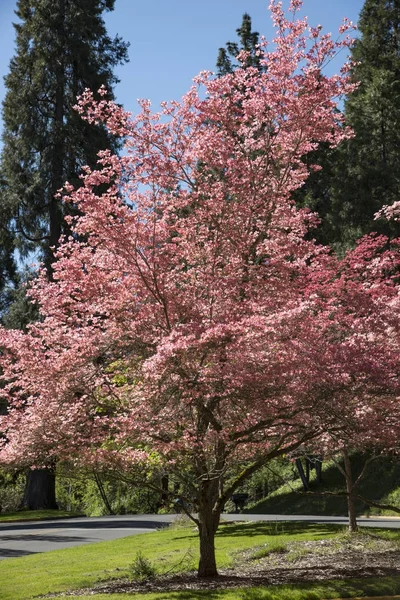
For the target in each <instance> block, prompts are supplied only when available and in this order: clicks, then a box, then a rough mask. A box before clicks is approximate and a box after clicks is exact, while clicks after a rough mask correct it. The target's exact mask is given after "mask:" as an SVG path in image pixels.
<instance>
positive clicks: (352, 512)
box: [343, 449, 358, 533]
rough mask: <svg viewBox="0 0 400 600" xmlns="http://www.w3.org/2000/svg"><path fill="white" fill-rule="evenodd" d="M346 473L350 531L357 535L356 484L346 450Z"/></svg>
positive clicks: (344, 459) (344, 453)
mask: <svg viewBox="0 0 400 600" xmlns="http://www.w3.org/2000/svg"><path fill="white" fill-rule="evenodd" d="M343 461H344V473H345V478H346V491H347V510H348V515H349V531H350V533H355V532H356V531H357V530H358V525H357V517H356V507H355V498H354V484H353V476H352V471H351V461H350V457H349V455H348V452H347V450H346V449H344V450H343Z"/></svg>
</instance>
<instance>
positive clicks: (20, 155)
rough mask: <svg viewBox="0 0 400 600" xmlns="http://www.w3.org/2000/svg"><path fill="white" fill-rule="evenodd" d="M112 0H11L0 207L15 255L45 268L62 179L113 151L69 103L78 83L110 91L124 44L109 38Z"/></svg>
mask: <svg viewBox="0 0 400 600" xmlns="http://www.w3.org/2000/svg"><path fill="white" fill-rule="evenodd" d="M114 3H115V0H35V1H33V0H19V1H18V3H17V10H16V15H17V17H18V19H19V21H18V22H17V23H16V24H15V29H16V54H15V56H14V57H13V58H12V60H11V63H10V71H9V74H8V75H7V76H6V78H5V84H6V89H7V93H6V97H5V100H4V103H3V120H4V133H3V151H2V155H1V166H0V169H1V175H2V178H3V180H4V189H3V192H2V197H1V200H0V203H1V206H2V210H3V211H4V208H5V207H7V210H9V211H10V210H11V218H10V219H9V230H12V232H13V234H14V236H15V240H16V243H17V245H18V247H19V250H20V252H21V253H22V254H26V253H28V252H29V251H34V252H35V253H36V254H40V256H41V257H42V258H43V259H44V261H45V265H46V268H47V270H48V271H49V274H50V271H51V262H52V252H51V248H52V247H54V246H56V245H57V243H58V240H59V237H60V235H61V234H62V233H65V231H66V226H65V222H64V220H63V216H64V215H63V209H62V207H61V204H60V201H59V199H57V198H55V194H56V193H57V190H59V189H60V188H61V187H62V185H63V184H64V182H65V181H70V182H71V183H73V184H76V183H77V181H78V176H79V173H80V170H81V167H82V166H83V165H86V164H88V165H89V166H90V165H94V164H95V161H96V155H97V152H98V151H99V150H102V149H106V148H111V149H112V150H114V149H115V140H114V139H112V138H111V137H110V136H109V135H108V134H107V133H106V131H105V129H104V128H101V127H98V128H96V129H95V130H92V129H89V128H88V127H87V126H85V125H83V124H82V122H81V120H80V118H79V116H78V115H77V114H76V112H75V111H74V109H73V106H74V104H75V103H76V97H77V95H78V94H81V93H82V92H83V91H84V89H85V88H91V89H93V90H97V89H99V88H100V86H101V85H105V86H106V87H107V89H108V90H109V92H110V97H113V94H112V88H113V86H114V84H115V83H116V81H117V79H116V77H115V76H114V75H113V68H114V67H115V66H116V65H118V64H120V63H123V62H125V61H126V60H127V45H126V44H125V43H124V42H123V41H122V40H121V39H120V38H119V37H116V38H115V39H114V40H112V39H111V38H110V37H109V36H108V35H107V32H106V29H105V24H104V20H103V16H102V14H103V12H104V11H105V10H113V8H114Z"/></svg>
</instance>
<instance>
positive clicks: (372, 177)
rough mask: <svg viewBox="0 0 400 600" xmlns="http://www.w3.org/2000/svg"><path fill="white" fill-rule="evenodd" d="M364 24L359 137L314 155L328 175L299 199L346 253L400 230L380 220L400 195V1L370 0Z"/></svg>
mask: <svg viewBox="0 0 400 600" xmlns="http://www.w3.org/2000/svg"><path fill="white" fill-rule="evenodd" d="M358 26H359V31H360V34H361V35H360V37H359V38H358V39H357V40H356V42H355V45H354V47H353V49H352V59H353V61H354V62H355V64H354V67H353V72H352V76H353V79H354V81H357V82H359V87H358V89H357V90H356V91H355V92H354V93H353V94H352V95H351V96H349V97H348V99H347V101H346V103H345V116H346V122H347V124H348V125H350V126H351V127H352V128H353V130H354V133H355V137H354V138H353V139H352V140H348V141H347V142H345V143H344V144H343V145H341V146H340V147H339V148H337V149H336V150H333V151H319V152H318V154H317V156H316V157H312V158H313V159H315V162H316V163H319V164H321V165H322V166H323V171H321V172H318V173H315V174H314V175H312V176H311V177H310V179H309V181H308V182H307V184H306V186H305V188H304V189H303V190H302V191H300V192H299V193H298V195H297V198H301V201H302V202H303V203H305V204H307V205H308V206H310V207H311V208H313V209H316V210H317V211H318V212H319V214H320V215H321V217H322V224H321V227H320V228H319V231H318V237H319V239H320V240H321V241H323V242H325V243H330V244H332V245H333V246H334V247H336V249H337V250H339V251H340V252H343V250H344V249H346V248H348V247H350V246H352V245H354V243H355V240H356V239H357V238H359V237H360V236H362V235H364V234H366V233H370V232H372V231H377V232H379V233H385V234H386V235H389V236H390V237H392V236H394V235H399V233H400V228H399V225H396V223H394V222H387V221H385V220H383V219H382V220H378V221H377V220H375V219H374V215H375V213H377V212H378V211H379V210H380V208H381V207H382V205H384V204H391V203H392V202H393V201H394V200H398V199H399V197H400V0H366V2H365V4H364V6H363V9H362V11H361V13H360V19H359V25H358Z"/></svg>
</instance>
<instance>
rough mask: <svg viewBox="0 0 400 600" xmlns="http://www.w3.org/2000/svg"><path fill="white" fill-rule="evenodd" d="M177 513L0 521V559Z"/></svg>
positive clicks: (397, 523)
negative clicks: (1, 522)
mask: <svg viewBox="0 0 400 600" xmlns="http://www.w3.org/2000/svg"><path fill="white" fill-rule="evenodd" d="M175 517H176V515H126V516H125V515H123V516H122V515H118V516H113V517H91V518H87V517H81V518H76V519H55V520H52V521H31V522H26V521H25V522H19V523H3V524H0V559H3V558H14V557H17V556H26V555H27V554H34V553H37V552H47V551H49V550H58V549H60V548H69V547H71V546H79V545H81V544H92V543H94V542H102V541H106V540H115V539H118V538H122V537H126V536H129V535H135V534H137V533H146V532H149V531H154V530H155V529H158V528H160V527H165V526H167V525H168V524H169V523H170V522H171V521H173V520H174V519H175ZM223 519H225V520H233V519H235V520H238V519H240V520H245V521H272V522H275V521H305V522H307V521H308V522H313V523H339V524H340V523H342V524H346V517H318V516H298V515H295V516H287V515H247V514H243V515H235V514H233V515H228V514H224V515H223ZM358 522H359V524H360V525H364V526H369V527H390V528H392V527H395V528H400V519H399V518H397V519H392V518H371V519H359V521H358Z"/></svg>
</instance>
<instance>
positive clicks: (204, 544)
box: [197, 509, 219, 577]
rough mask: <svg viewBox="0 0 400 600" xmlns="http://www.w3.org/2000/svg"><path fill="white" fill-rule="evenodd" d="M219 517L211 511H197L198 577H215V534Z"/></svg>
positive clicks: (216, 572)
mask: <svg viewBox="0 0 400 600" xmlns="http://www.w3.org/2000/svg"><path fill="white" fill-rule="evenodd" d="M218 524H219V515H215V514H214V513H213V512H212V511H207V510H202V509H200V510H199V537H200V561H199V570H198V573H197V576H198V577H217V576H218V571H217V563H216V560H215V533H216V531H217V529H218Z"/></svg>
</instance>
